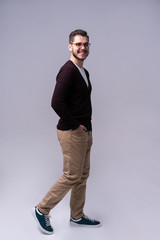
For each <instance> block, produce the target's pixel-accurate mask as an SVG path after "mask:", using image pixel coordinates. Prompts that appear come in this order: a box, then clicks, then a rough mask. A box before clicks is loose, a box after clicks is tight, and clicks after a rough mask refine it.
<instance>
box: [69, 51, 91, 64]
mask: <svg viewBox="0 0 160 240" xmlns="http://www.w3.org/2000/svg"><path fill="white" fill-rule="evenodd" d="M84 53H86V57H85V58H79V57H78V56H77V55H76V54H75V53H74V52H72V54H73V56H74V57H75V58H76V59H77V60H79V61H82V62H83V61H84V60H85V59H86V58H87V57H88V54H89V52H88V51H84Z"/></svg>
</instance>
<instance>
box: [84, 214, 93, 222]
mask: <svg viewBox="0 0 160 240" xmlns="http://www.w3.org/2000/svg"><path fill="white" fill-rule="evenodd" d="M84 218H85V219H87V220H88V221H90V222H95V220H93V219H91V218H89V217H88V216H87V215H84Z"/></svg>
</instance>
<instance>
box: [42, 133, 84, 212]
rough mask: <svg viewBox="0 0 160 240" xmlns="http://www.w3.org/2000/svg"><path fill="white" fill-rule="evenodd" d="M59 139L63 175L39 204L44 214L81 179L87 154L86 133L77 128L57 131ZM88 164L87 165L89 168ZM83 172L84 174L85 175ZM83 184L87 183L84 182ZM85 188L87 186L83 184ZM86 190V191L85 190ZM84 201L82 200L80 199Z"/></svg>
mask: <svg viewBox="0 0 160 240" xmlns="http://www.w3.org/2000/svg"><path fill="white" fill-rule="evenodd" d="M57 134H58V139H59V141H60V144H61V148H62V152H63V172H64V173H63V175H62V177H61V178H60V179H59V180H58V181H57V182H56V183H55V184H54V185H53V187H52V188H51V189H50V190H49V192H48V193H47V194H46V196H45V197H44V198H43V200H42V201H41V202H40V203H39V204H38V209H39V211H40V212H42V213H43V214H49V212H50V210H51V209H52V208H53V207H55V206H56V204H57V203H58V202H59V201H61V200H62V198H63V197H64V196H65V195H66V194H67V192H68V191H69V190H70V189H71V188H72V187H73V186H74V185H75V184H76V183H77V182H78V181H79V180H80V179H81V176H82V173H83V167H84V165H85V164H84V162H85V156H86V151H87V145H86V133H85V132H82V133H77V131H76V130H74V131H72V130H68V131H60V130H58V131H57ZM87 168H88V166H86V170H85V171H87V172H88V170H87ZM85 174H87V175H88V173H83V176H84V177H85ZM82 185H85V184H84V182H83V183H82ZM83 188H85V186H83ZM83 192H84V191H83ZM80 201H81V202H82V200H80Z"/></svg>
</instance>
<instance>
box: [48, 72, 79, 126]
mask: <svg viewBox="0 0 160 240" xmlns="http://www.w3.org/2000/svg"><path fill="white" fill-rule="evenodd" d="M73 77H74V72H73V69H70V68H67V69H64V70H61V71H60V72H59V73H58V75H57V82H56V86H55V89H54V93H53V97H52V101H51V106H52V108H53V109H54V111H55V112H56V113H57V114H58V116H59V117H60V118H61V119H63V120H64V121H66V123H67V125H68V127H69V128H71V129H77V128H78V127H79V126H80V124H79V123H78V122H77V120H76V119H75V118H74V117H73V116H72V115H71V113H70V111H69V109H68V106H67V100H68V98H69V94H70V93H71V88H72V80H73Z"/></svg>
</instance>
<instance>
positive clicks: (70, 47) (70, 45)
mask: <svg viewBox="0 0 160 240" xmlns="http://www.w3.org/2000/svg"><path fill="white" fill-rule="evenodd" d="M68 49H69V51H70V52H72V44H70V43H69V45H68Z"/></svg>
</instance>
